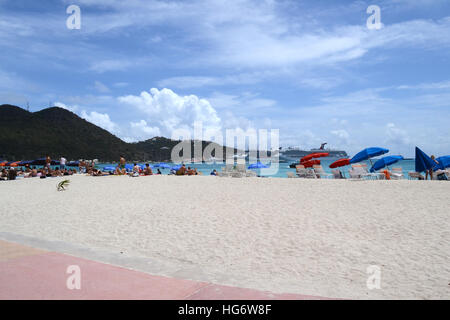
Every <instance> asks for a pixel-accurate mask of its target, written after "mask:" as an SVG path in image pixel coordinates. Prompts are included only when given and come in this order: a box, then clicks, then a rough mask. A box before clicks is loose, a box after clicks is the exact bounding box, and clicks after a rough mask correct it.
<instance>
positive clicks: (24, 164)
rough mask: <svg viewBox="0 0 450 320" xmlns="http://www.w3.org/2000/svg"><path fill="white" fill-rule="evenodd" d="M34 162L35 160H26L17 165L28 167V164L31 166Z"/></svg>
mask: <svg viewBox="0 0 450 320" xmlns="http://www.w3.org/2000/svg"><path fill="white" fill-rule="evenodd" d="M32 162H33V160H25V161H20V162H19V163H18V164H17V165H19V166H26V165H27V164H28V165H30V164H31V163H32Z"/></svg>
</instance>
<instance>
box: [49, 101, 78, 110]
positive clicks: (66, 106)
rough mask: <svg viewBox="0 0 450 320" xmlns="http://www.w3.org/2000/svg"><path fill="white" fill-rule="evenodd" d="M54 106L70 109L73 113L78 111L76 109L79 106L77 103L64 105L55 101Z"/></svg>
mask: <svg viewBox="0 0 450 320" xmlns="http://www.w3.org/2000/svg"><path fill="white" fill-rule="evenodd" d="M54 106H55V107H59V108H63V109H66V110H69V111H71V112H73V113H76V112H77V111H78V109H79V106H77V105H73V106H68V105H66V104H64V103H62V102H55V103H54Z"/></svg>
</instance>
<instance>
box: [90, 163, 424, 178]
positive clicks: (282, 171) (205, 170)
mask: <svg viewBox="0 0 450 320" xmlns="http://www.w3.org/2000/svg"><path fill="white" fill-rule="evenodd" d="M336 160H337V159H324V160H321V164H322V167H323V169H324V170H325V172H327V173H331V170H332V169H330V167H329V165H330V164H332V163H333V162H334V161H336ZM375 161H376V159H375V160H372V163H375ZM251 163H254V162H251ZM363 163H366V164H367V166H368V168H369V169H370V168H371V166H372V165H371V163H370V161H364V162H363ZM167 164H168V165H170V166H171V167H172V166H175V164H173V163H167ZM289 164H290V163H287V162H280V163H279V168H278V172H277V173H276V174H273V175H264V174H261V170H255V171H256V172H257V173H258V175H262V176H267V177H273V178H287V173H288V172H294V173H295V169H291V168H289ZM150 165H154V163H150ZM248 165H250V163H247V164H246V166H248ZM107 166H112V167H116V166H117V164H111V163H100V164H97V165H96V167H97V168H99V169H101V168H103V167H107ZM186 167H191V168H196V169H197V171H199V172H202V174H203V175H209V174H210V173H211V171H213V170H214V169H216V170H217V171H221V170H222V167H225V163H222V162H219V163H214V164H207V163H186ZM389 168H390V169H392V168H402V170H403V174H404V175H405V177H407V176H408V172H409V171H414V169H415V161H414V160H402V161H399V162H397V163H396V164H394V165H393V166H390V167H389ZM339 169H340V170H341V171H342V172H344V174H345V175H346V177H348V170H349V169H350V166H346V167H341V168H339ZM160 170H161V172H162V173H163V174H168V173H169V172H170V169H160ZM153 171H156V168H155V169H153Z"/></svg>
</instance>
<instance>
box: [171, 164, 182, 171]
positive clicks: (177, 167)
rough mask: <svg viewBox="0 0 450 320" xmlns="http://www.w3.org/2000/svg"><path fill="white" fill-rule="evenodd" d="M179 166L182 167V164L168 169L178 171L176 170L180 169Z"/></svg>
mask: <svg viewBox="0 0 450 320" xmlns="http://www.w3.org/2000/svg"><path fill="white" fill-rule="evenodd" d="M181 167H182V165H178V166H174V167H172V168H170V170H175V171H178V170H180V168H181Z"/></svg>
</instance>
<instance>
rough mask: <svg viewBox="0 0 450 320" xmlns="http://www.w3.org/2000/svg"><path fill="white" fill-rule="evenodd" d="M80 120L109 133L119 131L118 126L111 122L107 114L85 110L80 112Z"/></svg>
mask: <svg viewBox="0 0 450 320" xmlns="http://www.w3.org/2000/svg"><path fill="white" fill-rule="evenodd" d="M81 118H83V119H85V120H87V121H89V122H91V123H93V124H95V125H97V126H99V127H100V128H103V129H105V130H107V131H109V132H111V133H113V134H114V133H115V132H117V131H119V126H118V125H117V124H115V123H114V122H112V121H111V119H110V117H109V115H108V114H107V113H99V112H96V111H91V112H89V113H88V112H86V111H85V110H82V111H81Z"/></svg>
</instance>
